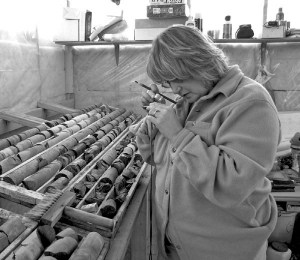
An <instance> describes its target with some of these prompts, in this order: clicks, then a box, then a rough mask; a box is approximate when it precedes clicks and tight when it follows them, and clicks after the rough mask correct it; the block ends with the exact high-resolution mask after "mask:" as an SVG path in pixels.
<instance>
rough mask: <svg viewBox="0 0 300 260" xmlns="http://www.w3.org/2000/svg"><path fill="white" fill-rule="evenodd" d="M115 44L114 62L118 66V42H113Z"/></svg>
mask: <svg viewBox="0 0 300 260" xmlns="http://www.w3.org/2000/svg"><path fill="white" fill-rule="evenodd" d="M113 45H114V46H115V58H116V64H117V66H119V57H120V45H119V44H118V43H114V44H113Z"/></svg>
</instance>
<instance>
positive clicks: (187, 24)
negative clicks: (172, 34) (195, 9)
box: [185, 16, 195, 27]
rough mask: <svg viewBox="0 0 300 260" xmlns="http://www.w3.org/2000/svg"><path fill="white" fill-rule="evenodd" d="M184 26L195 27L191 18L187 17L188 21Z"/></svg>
mask: <svg viewBox="0 0 300 260" xmlns="http://www.w3.org/2000/svg"><path fill="white" fill-rule="evenodd" d="M185 25H186V26H190V27H195V21H194V19H193V16H189V18H188V20H187V21H186V22H185Z"/></svg>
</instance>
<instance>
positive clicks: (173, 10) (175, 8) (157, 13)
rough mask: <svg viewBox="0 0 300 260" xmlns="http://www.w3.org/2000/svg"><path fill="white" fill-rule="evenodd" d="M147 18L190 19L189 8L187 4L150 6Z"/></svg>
mask: <svg viewBox="0 0 300 260" xmlns="http://www.w3.org/2000/svg"><path fill="white" fill-rule="evenodd" d="M147 17H148V18H151V19H156V18H174V17H188V6H187V5H186V4H176V5H172V4H166V5H148V6H147Z"/></svg>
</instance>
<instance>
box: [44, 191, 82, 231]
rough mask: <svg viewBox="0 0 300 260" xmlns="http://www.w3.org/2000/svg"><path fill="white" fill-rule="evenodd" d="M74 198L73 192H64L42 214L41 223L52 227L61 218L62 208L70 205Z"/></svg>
mask: <svg viewBox="0 0 300 260" xmlns="http://www.w3.org/2000/svg"><path fill="white" fill-rule="evenodd" d="M75 198H76V195H75V193H74V192H70V191H66V192H65V193H63V195H62V196H61V197H60V198H59V199H58V200H57V201H56V202H55V204H54V205H53V206H52V207H51V208H50V209H49V210H48V211H47V212H46V213H45V214H44V216H43V217H42V218H41V222H42V223H43V224H44V225H50V226H52V227H53V226H54V225H55V224H56V223H57V222H58V221H59V219H60V218H61V216H62V214H63V211H64V208H65V207H66V206H69V205H71V204H72V203H73V202H74V200H75Z"/></svg>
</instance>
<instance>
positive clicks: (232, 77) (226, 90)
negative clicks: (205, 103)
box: [200, 65, 244, 100]
mask: <svg viewBox="0 0 300 260" xmlns="http://www.w3.org/2000/svg"><path fill="white" fill-rule="evenodd" d="M243 77H244V74H243V73H242V71H241V70H240V68H239V66H238V65H233V66H230V67H229V70H228V72H227V73H226V74H225V75H224V76H223V77H222V78H221V79H220V81H219V82H217V84H216V85H215V86H214V88H213V89H212V90H211V92H209V94H208V95H206V96H204V97H202V98H200V99H202V100H203V99H210V98H212V97H214V96H216V95H218V94H219V93H222V94H224V95H225V96H226V97H229V96H230V95H231V94H232V93H234V92H235V91H236V89H237V87H238V85H239V83H240V81H241V80H242V78H243Z"/></svg>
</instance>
